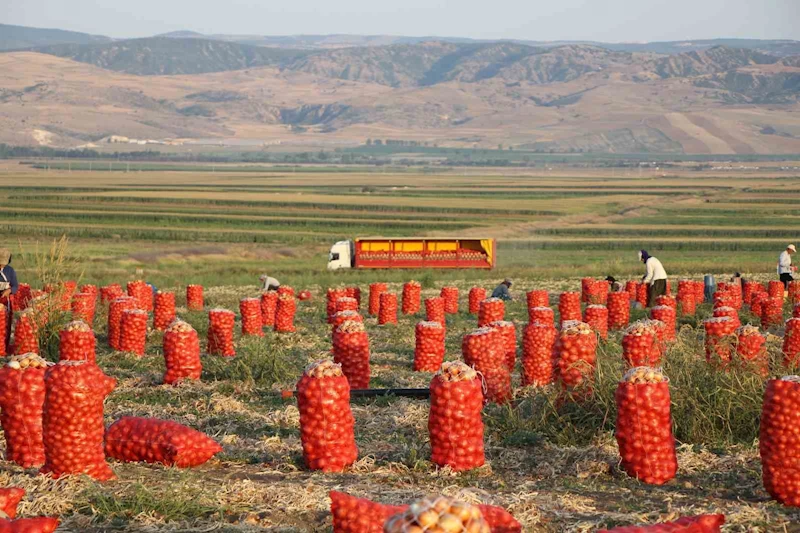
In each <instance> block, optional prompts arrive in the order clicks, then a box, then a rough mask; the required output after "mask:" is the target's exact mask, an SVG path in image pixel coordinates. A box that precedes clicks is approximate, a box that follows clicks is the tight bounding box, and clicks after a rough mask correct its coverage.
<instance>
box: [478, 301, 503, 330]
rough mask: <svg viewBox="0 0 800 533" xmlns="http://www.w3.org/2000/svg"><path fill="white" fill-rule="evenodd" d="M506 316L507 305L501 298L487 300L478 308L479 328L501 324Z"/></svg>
mask: <svg viewBox="0 0 800 533" xmlns="http://www.w3.org/2000/svg"><path fill="white" fill-rule="evenodd" d="M505 316H506V304H505V303H504V302H503V300H501V299H500V298H487V299H485V300H484V301H482V302H481V304H480V306H479V307H478V327H479V328H482V327H484V326H488V325H489V324H491V323H492V322H499V321H501V320H503V319H504V318H505Z"/></svg>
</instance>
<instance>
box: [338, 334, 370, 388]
mask: <svg viewBox="0 0 800 533" xmlns="http://www.w3.org/2000/svg"><path fill="white" fill-rule="evenodd" d="M333 360H334V361H335V362H336V363H338V364H340V365H342V372H344V375H345V376H346V377H347V381H348V382H349V383H350V388H351V389H368V388H369V375H370V370H369V337H368V336H367V331H366V329H364V324H363V323H361V322H355V321H349V320H348V321H345V322H344V323H343V324H342V325H341V326H339V327H338V328H337V329H336V331H334V332H333Z"/></svg>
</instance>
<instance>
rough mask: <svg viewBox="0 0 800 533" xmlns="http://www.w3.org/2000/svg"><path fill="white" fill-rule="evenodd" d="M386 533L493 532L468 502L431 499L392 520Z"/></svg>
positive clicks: (475, 507) (385, 529)
mask: <svg viewBox="0 0 800 533" xmlns="http://www.w3.org/2000/svg"><path fill="white" fill-rule="evenodd" d="M383 531H384V533H417V532H422V531H431V532H434V531H435V532H439V531H441V532H442V533H462V532H468V533H491V531H492V530H491V529H490V528H489V523H488V522H487V521H486V520H485V519H484V518H483V514H482V513H481V510H480V509H479V508H478V507H477V506H474V505H470V504H468V503H463V502H457V501H454V500H451V499H450V498H445V497H444V496H430V497H428V498H425V499H423V500H419V501H416V502H414V503H412V504H411V506H409V508H408V510H406V511H404V512H402V513H400V514H398V515H395V516H393V517H391V518H390V519H389V520H387V521H386V524H385V525H384V526H383Z"/></svg>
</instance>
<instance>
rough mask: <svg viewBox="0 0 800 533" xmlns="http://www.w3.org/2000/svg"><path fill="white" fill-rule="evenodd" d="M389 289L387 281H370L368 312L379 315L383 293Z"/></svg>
mask: <svg viewBox="0 0 800 533" xmlns="http://www.w3.org/2000/svg"><path fill="white" fill-rule="evenodd" d="M387 290H389V289H388V288H387V287H386V284H385V283H370V285H369V306H368V308H367V312H368V313H369V314H370V315H372V316H377V315H378V311H379V310H380V308H381V293H382V292H386V291H387Z"/></svg>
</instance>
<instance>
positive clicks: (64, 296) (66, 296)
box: [44, 281, 78, 311]
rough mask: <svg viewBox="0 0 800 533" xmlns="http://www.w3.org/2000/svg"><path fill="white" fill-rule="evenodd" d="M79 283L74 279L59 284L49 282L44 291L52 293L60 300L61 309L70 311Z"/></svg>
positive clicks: (59, 307)
mask: <svg viewBox="0 0 800 533" xmlns="http://www.w3.org/2000/svg"><path fill="white" fill-rule="evenodd" d="M77 287H78V284H77V283H76V282H74V281H62V282H60V283H58V284H52V283H47V284H45V286H44V292H45V293H47V294H51V295H53V296H54V297H55V299H56V300H57V301H58V309H59V311H69V310H70V308H71V302H72V295H73V294H75V289H76V288H77Z"/></svg>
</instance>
